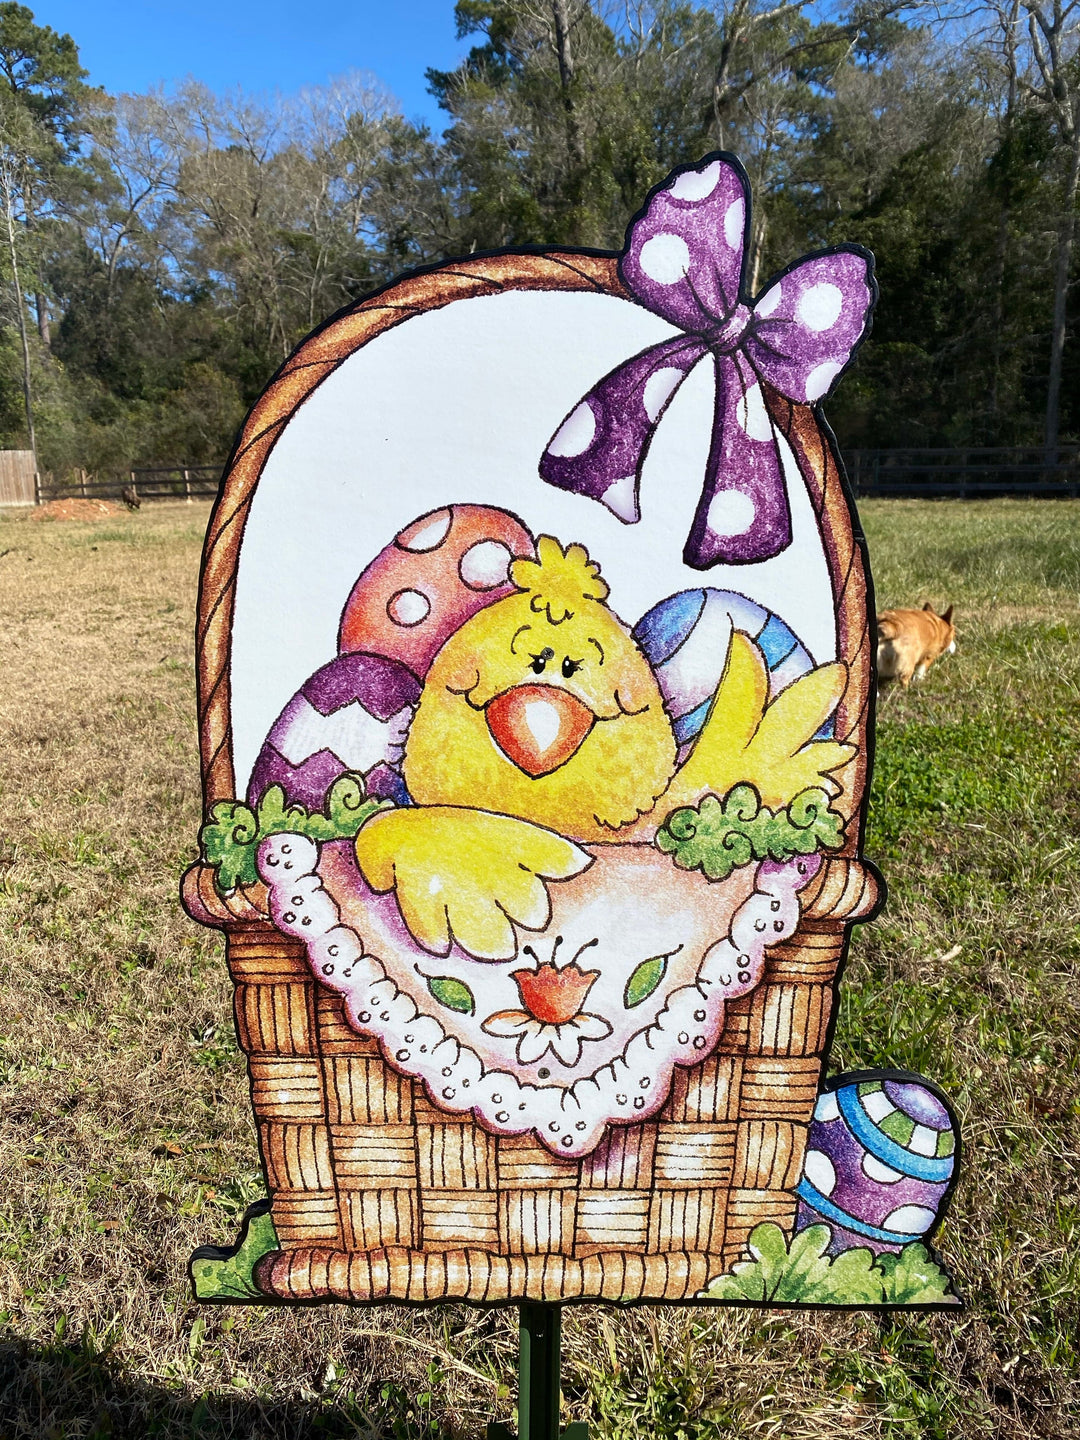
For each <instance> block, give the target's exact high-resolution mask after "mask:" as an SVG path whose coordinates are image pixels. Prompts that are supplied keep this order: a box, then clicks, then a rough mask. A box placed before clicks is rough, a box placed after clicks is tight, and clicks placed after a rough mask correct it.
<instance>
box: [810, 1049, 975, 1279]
mask: <svg viewBox="0 0 1080 1440" xmlns="http://www.w3.org/2000/svg"><path fill="white" fill-rule="evenodd" d="M955 1149H956V1134H955V1129H954V1125H953V1120H952V1116H951V1115H950V1113H949V1110H948V1107H947V1106H946V1105H945V1103H944V1101H943V1100H942V1099H941V1097H940V1096H939V1095H938V1094H936V1093H935V1091H933V1090H931V1089H930V1087H929V1086H927V1085H923V1084H920V1083H919V1082H918V1081H916V1080H914V1079H913V1078H907V1077H903V1078H902V1077H892V1076H880V1077H876V1078H866V1079H861V1080H852V1081H851V1082H850V1083H847V1084H845V1083H844V1082H843V1080H841V1081H840V1082H838V1083H837V1085H836V1087H835V1088H833V1089H829V1090H826V1091H825V1092H824V1093H823V1094H822V1095H820V1096H819V1097H818V1102H817V1106H816V1108H815V1110H814V1118H813V1120H812V1122H811V1125H810V1133H809V1136H808V1139H807V1150H806V1159H805V1161H804V1164H803V1175H802V1179H801V1180H800V1181H799V1184H798V1187H797V1192H796V1193H797V1194H798V1196H799V1212H798V1219H797V1221H796V1229H797V1230H805V1229H806V1227H807V1226H808V1225H820V1224H822V1223H824V1224H826V1225H828V1226H829V1227H830V1228H831V1230H832V1235H833V1238H832V1241H831V1243H830V1246H829V1253H830V1254H833V1255H835V1254H839V1252H840V1251H841V1250H849V1249H852V1248H853V1247H856V1246H866V1247H868V1248H869V1249H871V1250H874V1251H876V1252H878V1253H880V1252H881V1251H883V1250H890V1251H894V1252H895V1251H898V1250H900V1249H901V1248H902V1247H903V1246H904V1245H907V1244H910V1243H911V1242H913V1241H916V1240H921V1239H922V1238H923V1236H924V1235H926V1234H927V1232H928V1231H929V1230H930V1229H932V1227H933V1226H934V1224H935V1222H936V1221H937V1217H938V1213H939V1211H940V1209H941V1206H942V1204H943V1203H944V1201H945V1198H946V1196H947V1195H948V1192H949V1189H950V1187H951V1185H952V1178H953V1170H954V1165H955Z"/></svg>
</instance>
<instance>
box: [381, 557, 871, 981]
mask: <svg viewBox="0 0 1080 1440" xmlns="http://www.w3.org/2000/svg"><path fill="white" fill-rule="evenodd" d="M537 555H538V558H537V559H536V560H516V561H514V563H513V565H512V566H511V569H510V576H511V579H512V581H513V583H514V584H515V585H516V586H517V588H518V593H517V594H515V595H510V596H508V597H507V598H505V599H503V600H500V601H498V602H497V603H496V604H494V605H491V606H488V607H487V608H486V609H484V610H481V611H479V612H478V613H477V614H476V615H474V616H473V617H472V619H470V620H468V621H467V622H466V623H465V624H464V625H463V626H462V627H461V629H460V630H458V631H457V632H456V633H455V634H454V635H452V636H451V637H450V639H449V640H448V641H447V642H446V644H445V645H444V646H443V648H442V649H441V650H440V651H439V653H438V655H437V656H436V657H435V660H434V662H433V663H432V666H431V669H430V671H429V673H428V676H427V680H426V683H425V685H424V690H423V693H422V694H421V697H420V703H419V707H418V709H417V712H416V715H415V717H414V718H413V721H412V725H411V727H410V730H409V737H408V741H407V743H406V750H405V767H404V773H405V783H406V785H407V786H408V790H409V793H410V795H411V796H412V798H413V800H414V802H415V804H414V806H413V807H410V808H405V809H400V810H395V811H390V812H382V813H380V814H377V815H376V816H374V817H373V818H372V819H371V820H370V821H369V822H368V823H367V824H366V825H365V826H364V827H363V829H362V830H361V831H360V832H359V834H358V836H357V839H356V853H357V859H358V862H359V865H360V868H361V870H362V872H363V874H364V877H365V879H366V880H367V881H368V883H369V884H370V885H371V886H372V888H373V889H375V890H378V891H381V892H386V891H389V890H392V889H393V890H395V891H396V893H397V899H398V904H399V908H400V910H401V913H402V917H403V918H404V920H405V923H406V924H407V925H408V927H409V929H410V931H411V933H412V934H413V936H414V937H415V939H416V940H417V941H418V942H419V943H420V944H421V945H423V946H424V947H425V948H427V949H428V950H431V951H434V952H436V953H439V954H446V953H447V952H448V950H449V948H450V945H451V943H452V942H453V941H454V940H456V941H457V942H458V943H459V944H460V945H461V946H462V948H463V949H465V950H467V951H468V952H469V953H470V954H472V955H474V956H476V957H477V958H480V959H490V960H496V959H507V958H509V957H510V956H512V955H513V954H514V946H515V941H514V933H513V930H512V928H511V924H510V922H511V921H514V922H516V923H517V924H519V925H522V926H524V927H525V928H529V929H538V930H539V929H543V928H544V926H545V925H546V924H547V923H548V920H549V918H550V902H549V899H548V895H547V890H546V886H545V884H544V882H545V881H550V880H565V879H568V878H570V877H571V876H572V875H576V874H578V873H580V872H581V871H582V870H584V869H585V868H586V867H587V866H588V865H590V864H591V863H592V856H591V855H589V854H588V852H587V851H585V850H583V849H581V848H580V846H581V844H594V845H595V844H598V843H605V842H608V843H610V842H612V841H631V840H633V841H641V840H648V839H651V838H652V836H653V835H654V834H655V831H656V828H657V826H658V824H659V823H660V822H661V821H662V820H663V818H664V816H666V815H667V814H668V813H669V812H670V811H671V810H672V809H673V808H675V807H677V806H679V805H685V804H689V803H693V802H694V801H696V800H698V799H700V797H701V796H702V795H703V794H705V793H707V792H708V791H709V790H710V788H711V789H713V790H714V791H716V792H717V793H720V794H724V793H726V791H727V789H729V788H730V786H731V785H732V784H735V783H738V781H740V780H750V781H752V782H756V783H757V784H758V786H759V790H760V792H761V796H762V799H763V801H765V803H767V804H768V803H773V804H775V803H783V802H784V801H786V800H789V799H790V798H792V796H793V795H794V794H795V793H796V790H797V789H802V788H805V786H806V785H808V784H814V783H816V784H820V783H822V778H821V777H822V774H823V773H825V772H827V771H829V770H831V769H836V768H838V767H839V766H840V765H842V764H844V763H846V762H847V760H848V759H850V756H851V754H852V753H853V747H851V746H846V745H837V744H834V743H833V742H817V743H815V744H813V745H806V743H805V742H806V741H807V739H808V738H809V737H810V736H812V735H813V734H814V732H815V731H816V729H817V728H818V726H819V725H820V724H821V722H822V721H823V720H824V719H825V718H826V716H827V715H828V714H829V712H830V711H831V710H832V709H833V708H834V706H835V705H836V702H837V700H838V698H839V695H840V693H842V690H843V684H844V679H845V676H846V672H845V670H844V667H843V666H842V665H831V666H822V667H820V668H819V669H818V670H816V671H813V672H811V674H810V675H808V676H806V677H804V678H803V680H801V681H797V682H795V685H793V686H791V687H789V689H788V691H786V692H785V695H782V696H780V697H778V699H777V700H776V701H775V702H774V703H773V705H772V706H770V707H769V708H768V710H766V709H765V705H766V701H767V698H768V681H767V678H766V675H765V668H764V664H763V662H762V660H761V657H760V654H759V652H757V650H756V647H754V646H753V644H752V643H751V642H750V641H749V640H748V639H747V638H746V637H745V636H740V635H736V636H735V637H733V641H732V648H731V652H730V655H729V659H728V665H727V669H726V671H725V676H724V680H723V682H722V683H721V686H720V689H719V691H718V693H717V697H716V700H715V702H714V704H713V707H712V710H711V712H710V715H709V718H708V720H707V721H706V724H705V726H704V729H703V731H702V733H701V736H700V737H699V740H698V742H697V745H696V746H695V749H694V751H693V753H692V755H691V756H690V758H689V760H688V761H687V763H686V765H684V766H683V767H682V769H681V770H678V769H677V768H676V746H675V739H674V735H673V732H672V727H671V722H670V719H669V717H668V715H667V712H666V710H665V708H664V703H663V698H662V696H661V693H660V689H659V686H658V684H657V682H656V678H655V676H654V675H653V672H652V670H651V668H650V666H649V664H648V661H647V660H646V659H645V656H644V655H643V654H642V653H641V651H640V649H639V648H638V646H637V644H636V643H635V641H634V639H633V637H632V636H631V634H630V631H629V629H628V628H627V627H626V626H625V625H624V624H623V623H622V621H621V620H620V619H619V618H618V616H616V615H615V614H614V612H613V611H612V610H610V609H609V608H608V606H607V605H606V604H605V603H604V602H605V600H606V599H607V595H608V587H607V584H606V583H605V581H604V580H603V579H602V578H601V576H600V569H599V566H598V565H597V564H596V563H595V562H594V561H592V560H590V559H589V556H588V553H587V551H586V550H585V549H584V547H583V546H581V545H570V546H569V547H568V548H567V549H565V550H564V549H563V548H562V546H560V544H559V542H558V541H557V540H555V539H553V538H552V537H551V536H548V535H543V536H541V537H540V539H539V541H538V543H537ZM739 642H741V643H739ZM815 677H816V678H815ZM807 682H812V683H811V684H810V685H808V684H807ZM800 686H801V687H803V688H802V690H801V691H800V690H799V688H798V687H800ZM785 696H787V699H786V701H785ZM785 705H786V712H785V708H784V707H785ZM777 707H780V709H779V710H777ZM774 711H776V714H775V716H773V712H774ZM763 717H764V718H763ZM770 717H773V722H774V723H772V724H770V723H768V722H769V719H770ZM755 747H756V748H755ZM756 772H761V773H760V774H758V773H756ZM721 785H722V786H723V788H722V789H721V788H719V787H720V786H721ZM792 786H795V787H796V789H793V788H791V787H792ZM836 788H837V789H838V788H839V787H838V786H837V787H836ZM772 790H776V791H778V792H779V791H780V790H786V791H787V792H788V793H786V794H784V795H780V794H779V793H777V794H772V793H770V792H771V791H772ZM661 799H663V805H662V806H660V805H659V802H660V801H661ZM574 842H577V843H574Z"/></svg>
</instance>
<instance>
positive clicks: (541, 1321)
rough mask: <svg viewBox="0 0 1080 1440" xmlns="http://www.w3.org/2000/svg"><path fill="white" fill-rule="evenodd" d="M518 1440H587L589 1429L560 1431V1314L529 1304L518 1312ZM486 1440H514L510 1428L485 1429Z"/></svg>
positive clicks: (575, 1427) (549, 1307) (551, 1307)
mask: <svg viewBox="0 0 1080 1440" xmlns="http://www.w3.org/2000/svg"><path fill="white" fill-rule="evenodd" d="M518 1315H519V1331H518V1334H519V1341H518V1345H519V1348H518V1433H517V1440H588V1433H589V1432H588V1427H587V1426H586V1425H583V1424H580V1423H579V1424H575V1425H568V1426H567V1427H566V1429H565V1430H560V1429H559V1398H560V1397H559V1370H560V1363H561V1360H562V1312H561V1310H560V1308H559V1306H558V1305H546V1304H543V1303H541V1302H539V1301H533V1300H528V1301H526V1302H525V1304H524V1305H522V1306H521V1307H520V1309H519V1311H518ZM488 1440H514V1437H513V1434H512V1432H511V1431H510V1429H509V1427H508V1426H506V1425H501V1424H493V1425H489V1426H488Z"/></svg>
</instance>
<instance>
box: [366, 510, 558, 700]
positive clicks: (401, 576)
mask: <svg viewBox="0 0 1080 1440" xmlns="http://www.w3.org/2000/svg"><path fill="white" fill-rule="evenodd" d="M535 553H536V549H535V546H534V544H533V539H532V536H531V535H530V534H529V532H528V531H527V530H526V529H525V527H524V525H522V523H521V521H520V520H518V519H517V517H516V516H514V515H511V514H510V512H509V511H507V510H499V509H496V508H495V507H494V506H489V505H447V506H445V507H444V508H443V509H441V510H432V511H431V512H430V513H429V514H427V515H421V516H420V518H419V519H418V520H414V521H413V522H412V524H411V525H407V526H406V527H405V529H404V530H402V531H401V532H400V534H399V535H397V536H396V537H395V539H394V540H393V541H392V542H391V543H390V544H389V545H387V547H386V548H385V550H383V551H381V552H380V554H378V555H377V556H376V557H375V559H374V560H373V561H372V562H371V564H370V565H369V566H368V567H367V568H366V569H365V570H364V571H363V573H362V574H361V576H360V578H359V579H358V580H357V582H356V584H355V585H354V586H353V589H352V593H351V594H350V596H349V598H348V601H347V602H346V604H345V609H344V611H343V612H342V616H341V628H340V630H339V632H338V650H339V651H340V653H341V654H343V655H344V654H352V653H355V652H360V651H363V652H365V653H368V654H376V655H386V656H389V658H390V659H392V660H397V661H400V662H401V663H402V664H404V665H407V666H408V667H409V669H410V670H411V671H412V672H413V674H414V675H417V676H418V677H419V678H420V679H423V678H424V676H425V675H426V674H427V671H428V668H429V667H430V665H431V662H432V660H433V659H434V658H435V656H436V654H437V653H438V652H439V650H440V649H441V648H442V646H443V645H444V644H445V643H446V641H447V640H448V639H449V638H450V636H451V635H452V634H453V633H454V631H455V630H458V629H459V628H460V627H461V626H462V625H464V623H465V621H466V620H469V619H471V617H472V616H473V615H475V614H476V613H477V611H478V610H483V609H484V608H485V606H488V605H492V604H494V602H495V601H496V600H501V599H503V598H504V596H507V595H511V594H513V593H514V586H513V585H512V584H511V582H510V574H509V571H510V564H511V561H513V560H515V559H518V558H527V559H532V558H533V557H534V556H535Z"/></svg>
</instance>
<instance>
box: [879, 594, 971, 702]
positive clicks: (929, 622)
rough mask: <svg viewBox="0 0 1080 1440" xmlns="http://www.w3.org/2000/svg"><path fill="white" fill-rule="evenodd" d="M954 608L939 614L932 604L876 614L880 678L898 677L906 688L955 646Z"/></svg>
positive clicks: (950, 607)
mask: <svg viewBox="0 0 1080 1440" xmlns="http://www.w3.org/2000/svg"><path fill="white" fill-rule="evenodd" d="M952 617H953V607H952V606H951V605H950V606H949V608H948V609H947V610H946V611H945V614H944V615H938V614H937V613H936V612H935V610H934V607H933V606H932V605H929V604H927V605H924V606H923V608H922V609H921V610H886V611H885V612H884V614H882V615H879V616H878V617H877V636H878V642H877V664H878V679H879V680H899V681H900V684H901V685H902V686H903V687H904V689H905V690H906V689H907V687H908V686H909V685H910V684H911V682H912V680H921V679H922V678H923V676H924V675H925V674H926V672H927V670H929V668H930V666H931V665H932V664H933V663H934V661H935V660H936V659H938V657H939V656H941V655H951V654H952V653H953V652H954V651H955V649H956V626H955V625H954V624H953V618H952Z"/></svg>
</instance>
